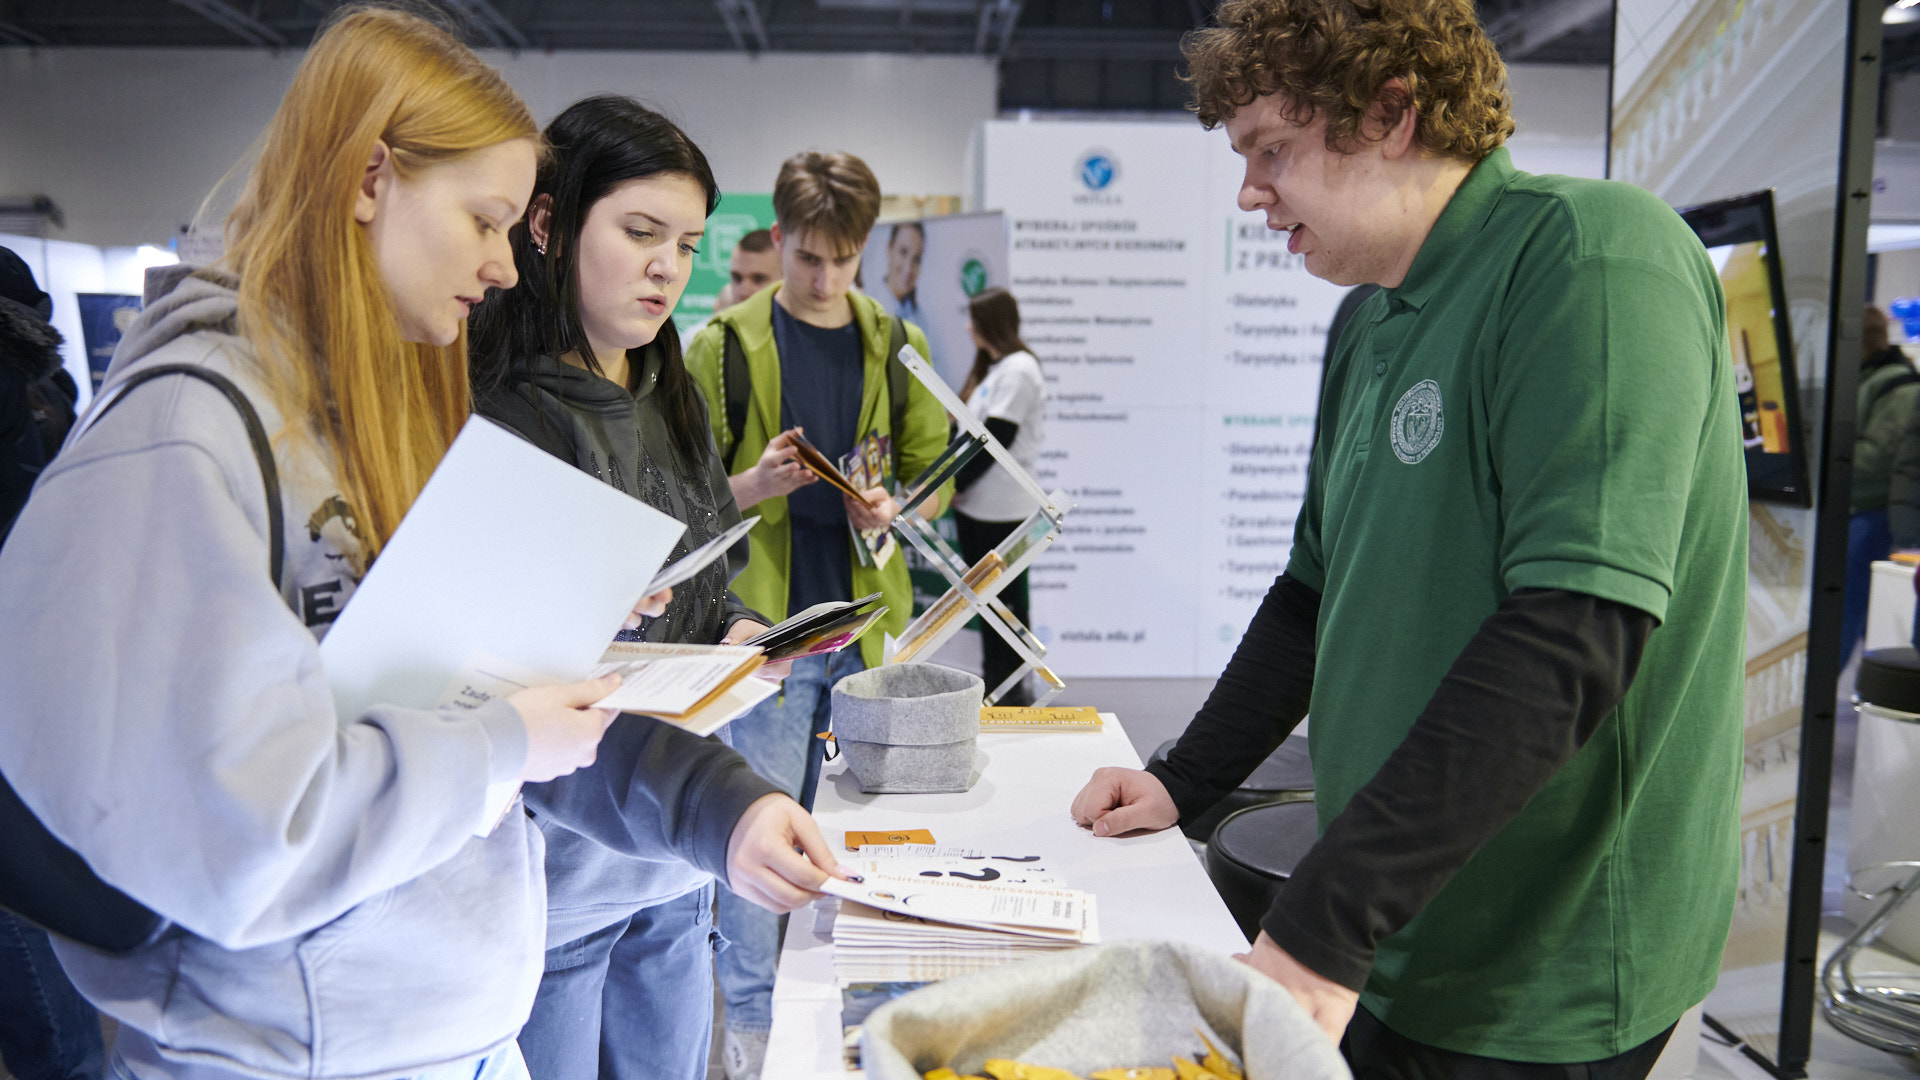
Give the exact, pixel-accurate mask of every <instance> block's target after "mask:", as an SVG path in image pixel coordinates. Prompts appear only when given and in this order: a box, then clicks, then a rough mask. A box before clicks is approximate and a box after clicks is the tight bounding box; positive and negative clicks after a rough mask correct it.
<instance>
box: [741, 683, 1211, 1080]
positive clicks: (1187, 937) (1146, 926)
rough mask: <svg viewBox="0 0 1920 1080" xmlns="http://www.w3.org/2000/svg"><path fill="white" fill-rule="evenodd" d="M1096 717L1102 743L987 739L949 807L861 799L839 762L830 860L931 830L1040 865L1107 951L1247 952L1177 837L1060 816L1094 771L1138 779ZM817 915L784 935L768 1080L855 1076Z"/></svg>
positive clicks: (1131, 761) (1118, 736) (1125, 747)
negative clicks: (839, 852) (844, 1052)
mask: <svg viewBox="0 0 1920 1080" xmlns="http://www.w3.org/2000/svg"><path fill="white" fill-rule="evenodd" d="M1102 715H1103V716H1104V717H1105V718H1106V727H1105V730H1103V731H1102V732H1101V733H1099V734H1097V735H1095V734H1088V733H1084V732H1075V733H1064V734H1052V733H1045V734H1042V733H1027V732H1021V733H1003V734H986V735H982V736H981V737H980V742H979V746H978V748H977V749H976V751H975V758H974V767H975V769H976V770H977V771H978V773H979V776H978V779H977V780H975V782H974V785H973V788H972V789H971V790H969V791H966V792H960V793H955V794H950V795H863V794H861V792H860V785H859V783H858V782H856V781H855V780H854V778H853V775H852V774H851V773H849V772H848V771H847V768H846V759H845V758H841V759H840V760H837V761H831V762H828V763H827V764H826V765H825V766H824V767H823V768H822V770H821V775H820V790H819V793H818V795H817V796H816V797H815V799H814V807H813V813H814V816H815V817H816V818H817V819H819V822H820V827H821V829H822V830H823V831H824V832H825V833H826V835H827V840H828V842H829V843H832V844H834V845H835V846H836V849H838V848H840V847H841V845H843V844H844V843H845V840H846V833H847V831H848V830H883V831H894V830H899V829H927V830H929V831H931V832H932V833H933V837H934V840H935V842H937V843H939V844H941V845H943V846H951V847H970V848H978V849H980V850H981V851H983V852H984V853H986V854H1001V855H1016V854H1017V855H1043V856H1045V857H1046V858H1047V860H1048V862H1047V865H1048V866H1049V867H1051V868H1054V869H1056V870H1057V871H1058V872H1059V874H1060V875H1061V876H1062V877H1064V878H1065V879H1066V884H1067V885H1068V887H1070V888H1075V889H1082V890H1085V891H1087V892H1091V893H1094V894H1095V895H1096V896H1097V897H1098V898H1099V912H1100V935H1101V940H1102V941H1108V942H1111V941H1124V940H1127V939H1131V938H1157V939H1161V940H1173V941H1185V942H1189V943H1191V944H1194V945H1198V946H1200V947H1202V948H1208V949H1213V950H1216V951H1218V952H1220V953H1222V954H1223V955H1224V954H1232V953H1237V952H1245V951H1246V949H1247V939H1246V938H1245V937H1244V936H1242V935H1241V933H1240V928H1239V926H1237V925H1236V924H1235V923H1234V921H1233V916H1232V915H1231V914H1229V913H1228V911H1227V907H1226V905H1225V904H1224V903H1222V902H1221V900H1220V896H1219V894H1218V893H1216V892H1214V889H1213V884H1212V883H1211V882H1210V881H1208V880H1207V873H1206V869H1205V868H1204V867H1202V866H1201V865H1200V861H1199V859H1198V858H1196V857H1195V856H1194V853H1193V849H1192V848H1191V847H1189V846H1188V844H1187V840H1186V837H1185V836H1184V835H1182V834H1181V832H1180V830H1178V829H1167V830H1165V831H1163V832H1158V833H1154V834H1151V835H1148V836H1133V837H1127V838H1125V839H1117V840H1116V839H1111V838H1101V837H1096V836H1094V835H1093V834H1092V833H1091V832H1088V831H1087V830H1085V829H1082V828H1080V827H1079V826H1077V825H1075V824H1074V823H1073V819H1072V817H1071V816H1070V815H1069V814H1068V812H1067V808H1068V806H1069V805H1070V804H1071V803H1072V801H1073V796H1074V795H1075V794H1076V793H1077V792H1078V791H1079V790H1080V788H1081V786H1082V785H1084V784H1085V783H1086V781H1087V778H1088V777H1090V776H1091V775H1093V770H1095V769H1097V768H1100V767H1101V766H1105V765H1119V766H1125V767H1128V768H1135V769H1137V768H1139V767H1140V758H1139V756H1138V755H1137V754H1135V753H1134V750H1133V746H1132V744H1130V743H1129V742H1128V741H1127V736H1126V733H1125V732H1124V731H1122V730H1121V727H1120V724H1119V722H1118V721H1117V720H1115V719H1114V716H1113V714H1111V713H1103V714H1102ZM834 903H837V901H822V902H821V905H831V904H834ZM817 910H819V908H818V907H809V908H802V909H800V910H799V911H796V912H794V913H793V916H792V918H791V920H790V921H789V923H788V926H787V937H786V941H785V942H784V944H783V947H782V949H781V952H780V970H779V976H778V978H777V979H776V980H775V982H774V987H773V1030H772V1032H771V1034H770V1035H769V1037H768V1040H767V1059H766V1066H765V1069H764V1071H763V1072H762V1075H763V1076H764V1077H765V1078H766V1080H789V1078H794V1077H808V1078H813V1077H818V1078H821V1080H828V1078H832V1080H842V1078H845V1077H847V1076H849V1075H858V1074H849V1073H848V1072H846V1070H845V1069H844V1068H843V1067H842V1066H841V1062H840V1043H841V1035H840V990H839V988H838V986H837V985H836V984H835V983H834V978H833V941H832V939H831V938H829V937H824V936H821V935H819V934H817V933H816V932H815V930H814V915H815V913H816V911H817Z"/></svg>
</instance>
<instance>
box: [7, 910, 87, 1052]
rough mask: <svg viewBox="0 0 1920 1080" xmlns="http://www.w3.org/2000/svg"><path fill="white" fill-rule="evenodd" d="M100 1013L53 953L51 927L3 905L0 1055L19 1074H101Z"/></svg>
mask: <svg viewBox="0 0 1920 1080" xmlns="http://www.w3.org/2000/svg"><path fill="white" fill-rule="evenodd" d="M106 1056H107V1055H106V1047H105V1045H104V1044H103V1043H102V1042H101V1040H100V1014H99V1013H97V1012H95V1011H94V1009H93V1006H92V1005H90V1004H88V1003H87V999H86V998H83V997H81V996H80V991H78V990H75V989H74V988H73V983H72V982H70V981H68V979H67V973H66V971H65V970H63V969H62V968H61V967H60V961H59V960H57V959H55V958H54V955H53V946H52V944H51V943H49V942H48V941H47V932H46V931H45V930H42V929H40V928H39V927H37V926H35V925H33V924H32V923H29V922H23V921H22V920H20V919H16V918H14V917H13V916H11V915H9V914H7V913H6V912H4V911H0V1060H4V1061H5V1063H6V1066H7V1071H8V1072H10V1073H12V1074H13V1075H14V1076H15V1077H17V1078H18V1080H100V1074H101V1071H102V1070H103V1069H104V1067H105V1065H106Z"/></svg>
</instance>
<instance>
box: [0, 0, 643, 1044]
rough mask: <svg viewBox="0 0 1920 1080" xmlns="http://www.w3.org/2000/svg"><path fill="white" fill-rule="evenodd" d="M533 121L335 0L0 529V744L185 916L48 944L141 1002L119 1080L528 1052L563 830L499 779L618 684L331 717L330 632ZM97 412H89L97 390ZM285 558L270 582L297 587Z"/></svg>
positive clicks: (533, 146)
mask: <svg viewBox="0 0 1920 1080" xmlns="http://www.w3.org/2000/svg"><path fill="white" fill-rule="evenodd" d="M538 156H539V137H538V130H537V128H536V127H535V125H534V123H533V119H532V117H531V115H529V113H528V111H527V108H526V106H525V104H524V103H523V102H522V101H521V100H520V98H519V96H518V95H517V94H515V93H514V91H513V90H512V89H511V88H510V87H509V86H508V85H507V84H506V83H505V82H504V81H503V80H502V79H501V78H500V76H499V74H498V73H497V72H495V71H494V70H493V69H491V68H489V67H487V66H486V65H485V64H483V63H481V62H480V61H479V60H478V59H477V58H476V57H475V56H474V55H473V54H472V53H471V52H470V51H468V50H467V49H466V48H464V47H463V46H461V45H460V44H459V43H458V42H457V41H455V40H454V39H453V38H451V37H450V36H448V35H447V34H445V33H444V32H442V31H441V30H439V29H437V28H436V27H434V26H432V25H430V24H429V23H427V22H425V21H423V20H421V19H419V18H417V17H414V16H411V15H406V14H401V13H396V12H393V11H383V10H377V9H357V10H351V11H349V12H348V13H347V14H345V15H343V16H341V17H339V18H337V19H336V20H335V21H334V22H333V24H332V25H331V26H330V27H329V28H328V29H327V30H326V31H325V32H323V33H322V34H321V35H320V36H319V37H318V38H317V39H316V40H315V42H314V44H313V47H312V48H311V50H310V51H309V52H308V54H307V56H306V58H305V60H304V61H303V62H302V64H301V66H300V69H299V71H298V73H297V74H296V75H295V77H294V81H293V85H292V87H291V88H290V89H289V90H288V91H287V95H286V98H285V100H284V101H282V103H281V105H280V108H279V111H278V112H277V113H276V114H275V116H274V118H273V120H272V122H271V124H270V125H269V127H268V129H267V136H266V140H265V145H264V149H263V153H262V155H261V158H260V162H259V164H258V166H257V167H256V168H255V169H254V170H253V173H252V175H251V178H250V180H249V183H248V186H247V188H246V190H245V193H244V195H243V196H242V198H241V201H240V204H239V206H238V208H237V209H236V210H235V211H234V213H233V215H232V216H231V217H230V219H229V221H228V246H227V254H226V257H225V259H224V260H223V261H222V263H221V264H220V265H219V266H217V267H214V268H210V269H206V270H201V271H198V272H195V273H192V274H190V275H184V276H180V277H179V278H178V279H177V280H175V281H173V282H172V287H171V288H170V289H168V290H165V291H163V293H162V295H159V296H156V297H153V298H151V299H150V302H149V304H148V305H147V307H146V310H145V311H144V312H143V313H142V315H141V316H140V318H139V320H138V321H137V322H136V324H135V325H134V326H133V327H132V328H131V329H130V330H129V331H128V333H127V335H126V338H125V340H124V341H123V342H122V344H121V346H120V349H119V351H118V353H117V355H116V356H115V358H114V363H113V366H112V369H111V370H110V371H109V372H108V376H107V381H106V385H105V387H104V390H103V394H102V400H103V401H113V399H114V398H115V397H116V396H117V389H116V388H117V386H119V385H120V384H124V383H127V382H128V380H129V379H130V378H133V377H137V376H139V375H140V374H141V373H142V372H143V371H147V370H149V369H151V368H153V367H155V366H158V365H163V364H189V365H195V366H198V367H201V368H204V369H207V370H210V371H212V372H214V373H216V374H218V375H221V376H224V377H226V378H227V379H229V380H231V382H232V383H233V384H235V385H236V386H237V387H238V389H239V390H240V391H241V392H242V393H243V394H244V396H245V398H246V399H247V400H248V401H249V402H250V403H251V404H252V406H253V407H254V408H255V409H257V411H258V413H259V415H260V417H261V419H262V421H263V426H264V428H265V430H266V431H267V432H269V433H271V434H272V438H271V446H272V455H271V456H272V459H273V461H274V464H275V466H276V471H277V476H278V488H279V492H278V505H279V506H280V508H281V510H282V511H283V513H284V518H285V528H284V547H285V553H284V557H283V558H282V559H280V560H279V562H278V565H270V559H269V552H270V550H273V548H274V547H275V546H277V545H275V544H274V535H273V533H274V530H273V529H272V528H271V527H270V521H271V516H270V515H269V513H268V511H267V500H268V499H269V498H271V497H272V494H271V491H272V489H271V486H270V485H269V484H268V483H267V482H266V480H265V476H266V475H267V474H266V470H265V469H264V468H263V467H262V465H261V463H260V461H259V460H258V459H257V458H256V454H255V451H254V448H253V446H252V444H251V443H250V442H249V439H248V436H247V432H246V428H245V427H244V426H243V423H242V420H241V414H240V412H239V410H238V409H237V408H236V406H235V404H234V403H233V402H231V401H230V400H229V399H228V398H227V397H225V396H224V395H223V394H222V393H221V392H220V391H218V390H216V389H215V388H213V387H211V386H209V385H207V384H205V383H203V382H202V381H200V380H199V379H197V378H188V377H181V376H168V377H165V378H160V379H155V380H153V381H152V382H149V383H145V384H142V385H140V386H139V387H138V388H137V389H131V390H128V391H127V392H126V394H125V395H124V397H120V398H119V400H117V401H115V402H114V403H113V405H112V408H111V410H110V411H107V412H104V413H100V414H99V415H97V416H96V417H92V418H90V419H92V420H94V421H95V422H93V424H92V426H91V427H90V428H86V429H84V430H83V431H82V433H80V434H78V435H76V436H74V437H72V438H71V439H70V440H69V445H68V446H67V447H66V448H65V450H64V452H63V453H62V454H61V455H60V456H59V457H58V458H57V459H56V460H55V461H54V462H53V463H52V464H51V465H50V466H49V467H48V468H47V470H46V471H45V473H44V474H43V475H42V477H41V479H40V481H39V484H38V486H37V488H36V490H35V493H34V495H33V497H32V498H31V500H30V501H29V502H28V504H27V508H26V510H25V511H24V512H23V514H22V515H21V517H20V519H19V522H18V524H17V525H16V527H15V530H14V532H13V534H12V536H11V538H10V539H9V541H8V543H7V546H6V549H5V552H4V555H3V556H0V609H4V610H5V611H6V612H7V613H8V617H7V618H6V619H5V620H3V621H0V685H4V686H5V687H6V688H7V692H6V694H5V695H0V771H3V772H4V773H5V775H6V776H7V777H8V778H9V779H10V780H11V781H12V783H13V784H14V786H15V788H16V789H17V790H18V791H19V793H20V795H21V796H22V798H23V799H24V800H25V801H26V802H27V804H28V805H29V806H30V807H31V808H32V809H33V811H34V812H35V813H36V814H37V815H38V816H39V817H40V818H41V819H42V821H44V822H45V823H46V824H47V826H48V827H49V828H50V829H52V830H53V832H54V833H55V834H57V835H58V836H59V837H60V838H61V839H63V840H65V841H66V842H67V843H68V844H69V845H71V846H72V847H74V848H75V849H76V850H78V851H79V852H80V853H81V855H83V856H84V857H85V858H86V859H87V861H88V862H89V864H90V865H92V867H93V868H94V869H95V871H96V872H97V873H99V874H100V876H102V877H103V878H105V879H106V880H107V881H109V882H111V883H113V884H114V885H116V886H118V887H119V888H121V889H122V890H124V891H125V892H127V893H128V894H129V895H131V896H132V897H134V898H135V899H137V900H139V901H140V902H142V903H144V904H145V905H147V906H148V907H150V908H152V909H153V910H154V911H156V912H158V913H159V914H161V915H162V916H164V917H166V918H167V919H169V920H170V921H171V922H172V924H173V925H172V927H171V929H169V930H167V931H166V932H165V933H164V934H163V935H161V936H160V937H159V938H158V940H156V941H155V942H153V943H151V944H149V945H147V946H144V947H142V948H139V949H137V950H135V951H133V952H132V953H130V954H128V955H125V956H108V955H105V954H102V953H96V952H92V951H90V950H87V949H85V948H82V947H79V946H75V945H70V944H62V945H60V946H59V952H60V957H61V962H62V963H63V965H64V966H65V967H66V969H67V971H68V972H69V973H70V974H71V975H72V976H73V979H74V982H75V984H76V985H77V986H78V987H79V988H80V990H81V991H82V993H84V994H85V995H86V996H87V997H88V998H89V999H91V1000H92V1001H93V1002H94V1003H95V1004H96V1005H98V1006H99V1007H100V1008H101V1009H102V1010H103V1011H105V1012H107V1013H109V1014H110V1015H112V1016H113V1017H114V1018H115V1019H117V1020H118V1021H119V1028H118V1036H117V1039H116V1043H115V1046H114V1053H113V1055H112V1062H111V1068H110V1071H111V1073H112V1074H113V1075H114V1076H115V1077H118V1078H122V1080H124V1078H126V1077H137V1078H141V1080H152V1078H157V1077H163V1076H165V1077H191V1078H195V1080H199V1078H209V1080H211V1078H217V1077H228V1076H241V1075H245V1076H248V1077H252V1078H256V1080H258V1078H263V1077H287V1078H288V1080H294V1078H299V1080H313V1078H327V1077H355V1078H380V1077H404V1076H426V1075H446V1076H452V1075H456V1074H457V1075H458V1076H459V1077H460V1078H461V1080H473V1078H475V1077H477V1076H484V1077H508V1076H512V1075H515V1074H517V1073H519V1072H520V1071H522V1066H521V1064H520V1058H519V1054H518V1052H517V1050H515V1049H514V1043H513V1039H514V1034H515V1032H516V1031H517V1030H518V1028H519V1027H520V1025H521V1023H522V1022H523V1021H524V1020H525V1018H526V1016H527V1013H528V1010H529V1007H530V1006H531V1004H532V1001H533V995H534V990H535V987H536V986H537V985H538V983H539V980H540V971H541V966H542V965H541V954H542V946H543V938H544V934H545V923H544V920H543V919H542V917H541V916H542V911H543V898H544V884H543V881H542V877H541V845H540V840H539V838H538V835H537V833H536V832H535V830H534V829H533V828H532V827H531V826H530V825H529V824H528V823H527V821H526V818H525V816H524V815H522V814H517V813H516V814H509V815H508V816H507V819H506V820H505V821H504V822H503V823H502V824H500V825H499V827H498V828H497V829H495V830H493V832H492V833H491V834H490V835H488V836H486V837H485V838H484V839H482V838H476V835H475V833H476V831H483V830H484V828H485V826H486V824H487V823H486V822H484V821H482V820H481V819H482V817H483V801H484V792H485V789H486V786H487V785H488V783H489V782H491V781H498V780H511V779H519V780H523V781H529V782H537V781H543V780H548V779H551V778H553V777H555V776H558V775H562V774H564V773H567V772H570V771H572V770H573V769H575V768H578V767H579V766H581V765H584V764H586V763H588V762H590V761H591V760H592V759H593V755H594V749H595V746H596V744H597V743H598V741H599V739H600V736H601V733H602V732H603V731H604V729H605V725H606V724H607V723H608V721H609V720H610V719H611V718H610V716H609V715H608V714H607V713H606V712H605V711H604V710H596V709H591V708H586V707H584V706H585V705H586V704H587V703H588V702H591V701H594V700H597V699H598V697H599V696H601V695H602V694H603V693H604V692H605V691H606V689H608V688H609V685H608V684H600V683H595V684H582V685H576V686H567V687H552V688H546V689H540V690H531V691H525V692H522V693H519V694H515V695H513V696H512V697H510V698H506V699H501V700H496V701H494V702H491V703H489V704H487V705H486V706H485V707H483V708H481V709H479V710H477V711H474V712H466V713H463V712H456V711H434V710H422V709H410V708H400V707H389V706H381V707H376V708H374V709H372V710H371V711H369V712H368V713H367V714H366V715H364V716H361V717H357V718H355V719H353V720H352V721H350V722H345V723H343V722H341V721H340V720H339V719H338V718H337V717H336V716H335V713H334V705H333V701H332V698H331V695H330V694H329V692H328V689H327V682H326V678H325V673H324V672H323V670H322V667H321V663H320V659H319V652H318V645H319V637H320V635H322V634H323V633H324V632H325V630H326V628H327V626H328V625H329V624H330V623H331V622H332V620H333V618H334V615H335V614H336V613H337V612H338V611H339V610H340V609H341V607H342V606H343V605H344V604H345V602H346V600H347V598H348V596H349V595H350V594H351V592H352V591H353V588H354V585H355V583H356V582H357V581H358V580H359V579H360V577H361V576H362V575H363V574H364V573H365V572H366V569H367V567H368V565H369V564H370V563H371V562H372V560H373V559H374V558H376V557H377V556H378V554H379V551H380V548H381V545H382V544H384V543H385V542H386V541H387V539H388V538H389V537H390V536H391V535H392V534H393V531H394V528H395V526H396V525H397V524H398V523H399V521H400V518H401V516H402V515H403V514H405V513H406V510H407V508H408V506H409V505H410V504H411V502H412V501H413V499H414V498H415V496H416V495H417V494H418V493H419V491H420V489H421V487H422V485H423V484H424V483H425V482H426V479H427V476H428V475H429V474H430V473H431V472H432V470H433V468H434V466H435V465H436V464H437V463H438V461H439V460H440V458H441V456H442V455H443V454H444V452H445V450H446V448H447V446H448V444H449V442H450V441H451V440H452V438H453V436H454V434H455V432H456V431H457V430H458V429H459V427H460V425H461V424H462V423H463V422H464V421H465V420H466V417H467V415H468V410H469V394H468V390H467V372H466V356H465V352H466V339H465V324H466V316H467V312H468V309H469V308H470V307H471V306H472V305H473V304H475V303H477V302H478V301H479V300H480V298H481V296H482V295H483V294H484V293H485V291H486V290H487V289H489V288H508V287H511V286H512V285H513V284H514V281H515V272H514V266H513V255H512V252H511V251H510V250H509V248H508V245H507V240H506V230H507V228H508V226H510V225H512V224H513V223H514V222H515V221H516V220H518V219H519V218H520V216H521V214H522V213H523V211H524V209H525V206H526V202H527V199H528V196H529V192H530V191H531V188H532V186H533V178H534V172H535V168H536V163H537V160H538ZM100 408H101V406H99V405H96V406H95V409H96V412H98V410H99V409H100ZM276 582H277V583H278V584H276Z"/></svg>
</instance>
